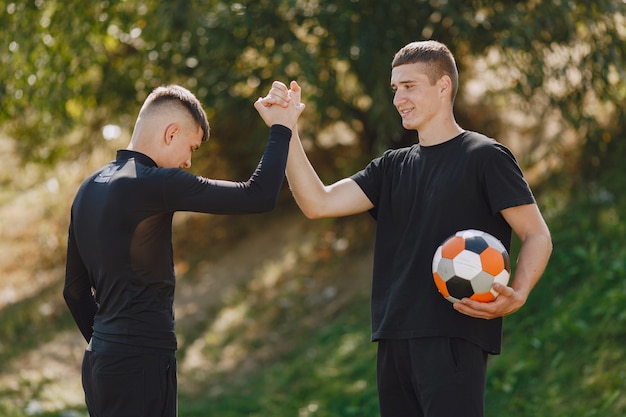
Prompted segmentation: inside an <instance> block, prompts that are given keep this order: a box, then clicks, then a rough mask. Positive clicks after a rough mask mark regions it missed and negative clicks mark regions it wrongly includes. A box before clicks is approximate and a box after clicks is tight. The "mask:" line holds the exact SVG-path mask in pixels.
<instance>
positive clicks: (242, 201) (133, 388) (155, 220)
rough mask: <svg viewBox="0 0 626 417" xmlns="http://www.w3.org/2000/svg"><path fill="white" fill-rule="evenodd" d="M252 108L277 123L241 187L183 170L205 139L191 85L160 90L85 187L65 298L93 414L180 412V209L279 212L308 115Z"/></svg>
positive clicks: (76, 205) (169, 416)
mask: <svg viewBox="0 0 626 417" xmlns="http://www.w3.org/2000/svg"><path fill="white" fill-rule="evenodd" d="M255 107H256V109H257V110H258V112H259V114H260V115H261V117H262V118H263V120H264V121H265V122H266V124H267V125H268V126H270V134H269V140H268V143H267V146H266V148H265V152H264V154H263V156H262V159H261V161H260V162H259V164H258V167H257V169H256V171H255V172H254V173H253V174H252V176H251V177H250V179H249V180H248V181H245V182H229V181H223V180H211V179H208V178H204V177H200V176H196V175H193V174H191V173H189V172H186V171H184V170H183V169H184V168H189V167H190V166H191V155H192V153H193V152H194V151H195V150H197V149H198V148H199V147H200V145H201V143H202V142H205V141H207V140H208V138H209V124H208V122H207V117H206V114H205V112H204V110H203V109H202V106H201V104H200V103H199V101H198V100H197V99H196V97H195V96H194V95H193V94H192V93H191V92H189V91H188V90H186V89H185V88H183V87H180V86H176V85H171V86H167V87H159V88H157V89H155V90H154V91H153V92H152V93H151V94H150V95H149V96H148V98H147V99H146V101H145V102H144V104H143V106H142V108H141V110H140V112H139V117H138V118H137V122H136V124H135V128H134V131H133V135H132V138H131V141H130V144H129V145H128V147H127V149H124V150H120V151H118V152H117V157H116V159H115V160H114V161H112V162H110V163H109V164H107V165H106V166H104V167H102V168H101V169H100V170H98V171H97V172H95V173H94V174H93V175H92V176H90V177H89V178H87V179H86V180H85V181H84V182H83V184H82V185H81V186H80V188H79V190H78V192H77V194H76V197H75V199H74V202H73V204H72V211H71V222H70V227H69V236H68V247H67V265H66V276H65V286H64V290H63V295H64V297H65V300H66V303H67V306H68V308H69V310H70V312H71V313H72V316H73V317H74V320H75V321H76V324H77V325H78V328H79V329H80V331H81V333H82V334H83V336H84V338H85V340H86V341H88V342H89V345H88V347H87V350H86V352H85V356H84V360H83V366H82V378H83V388H84V390H85V401H86V403H87V408H88V410H89V413H90V415H91V416H92V417H108V416H145V417H154V416H163V417H174V416H176V415H177V386H176V361H175V357H174V353H175V350H176V347H177V346H176V336H175V333H174V312H173V302H174V286H175V276H174V261H173V253H172V240H171V235H172V217H173V215H174V213H175V212H177V211H193V212H201V213H218V214H220V213H224V214H225V213H229V214H237V213H258V212H263V211H268V210H271V209H273V208H274V206H275V204H276V200H277V198H278V193H279V191H280V188H281V185H282V182H283V178H284V176H285V165H286V161H287V152H288V147H289V140H290V137H291V134H292V131H291V129H292V128H293V127H294V125H295V123H296V120H297V119H298V117H299V115H300V113H301V112H302V110H303V107H304V105H303V104H300V99H299V94H295V95H294V100H293V102H292V103H291V104H290V105H289V106H288V107H287V108H281V107H279V106H273V107H266V106H263V105H262V104H261V102H260V100H258V101H257V102H256V103H255Z"/></svg>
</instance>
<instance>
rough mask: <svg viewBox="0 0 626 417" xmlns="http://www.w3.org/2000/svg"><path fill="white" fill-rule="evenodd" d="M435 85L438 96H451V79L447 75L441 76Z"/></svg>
mask: <svg viewBox="0 0 626 417" xmlns="http://www.w3.org/2000/svg"><path fill="white" fill-rule="evenodd" d="M437 85H438V86H439V94H440V95H448V96H452V79H450V76H449V75H442V76H441V78H440V79H439V81H437Z"/></svg>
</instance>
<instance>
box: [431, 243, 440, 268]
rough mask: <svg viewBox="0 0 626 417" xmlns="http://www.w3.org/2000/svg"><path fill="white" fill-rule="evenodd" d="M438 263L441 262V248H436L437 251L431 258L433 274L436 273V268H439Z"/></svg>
mask: <svg viewBox="0 0 626 417" xmlns="http://www.w3.org/2000/svg"><path fill="white" fill-rule="evenodd" d="M439 262H441V246H439V247H438V248H437V251H436V252H435V255H434V256H433V267H432V271H433V274H434V273H435V272H436V271H437V268H438V267H439Z"/></svg>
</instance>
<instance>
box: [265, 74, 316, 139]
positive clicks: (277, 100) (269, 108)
mask: <svg viewBox="0 0 626 417" xmlns="http://www.w3.org/2000/svg"><path fill="white" fill-rule="evenodd" d="M290 87H291V88H289V89H288V88H287V86H286V85H285V84H283V83H282V82H280V81H274V82H273V83H272V88H271V89H270V91H269V93H268V94H267V96H265V97H260V98H259V99H258V100H257V101H256V102H255V103H254V108H255V109H256V110H257V111H258V112H259V115H260V116H261V118H262V119H263V121H264V122H265V124H266V125H267V126H272V125H275V124H279V125H283V126H285V127H288V128H289V129H291V130H293V129H294V127H295V125H296V123H297V121H298V118H299V117H300V115H301V114H302V111H304V108H305V105H304V103H302V102H301V89H300V86H299V85H298V83H296V82H295V81H292V82H291V84H290Z"/></svg>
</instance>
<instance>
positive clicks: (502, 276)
mask: <svg viewBox="0 0 626 417" xmlns="http://www.w3.org/2000/svg"><path fill="white" fill-rule="evenodd" d="M510 275H511V261H510V259H509V254H508V252H507V251H506V248H505V247H504V245H503V244H502V242H500V241H499V240H498V239H496V238H495V237H493V236H492V235H490V234H489V233H487V232H482V231H480V230H473V229H468V230H462V231H460V232H457V233H455V234H454V235H453V236H450V237H449V238H448V239H446V240H445V241H444V242H443V243H442V244H441V246H439V247H438V248H437V251H436V252H435V256H434V257H433V278H434V280H435V285H436V286H437V289H438V290H439V292H440V293H441V295H443V296H444V297H445V298H446V299H447V300H448V301H450V302H452V303H456V302H458V301H460V300H461V299H462V298H466V297H467V298H470V299H472V300H476V301H481V302H489V301H493V300H495V298H496V297H497V296H498V293H497V292H496V291H494V290H493V288H492V286H493V284H494V282H499V283H500V284H503V285H506V284H507V283H508V282H509V276H510Z"/></svg>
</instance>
